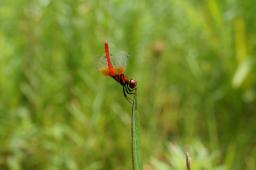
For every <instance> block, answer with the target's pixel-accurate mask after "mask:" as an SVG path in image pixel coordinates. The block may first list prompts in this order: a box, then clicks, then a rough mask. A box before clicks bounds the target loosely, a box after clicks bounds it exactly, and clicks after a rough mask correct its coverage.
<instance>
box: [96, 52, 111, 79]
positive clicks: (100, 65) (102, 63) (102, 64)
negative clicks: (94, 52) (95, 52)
mask: <svg viewBox="0 0 256 170" xmlns="http://www.w3.org/2000/svg"><path fill="white" fill-rule="evenodd" d="M97 69H98V70H99V71H100V72H101V73H102V74H104V75H106V76H108V75H110V73H109V69H108V62H107V59H106V56H100V57H98V61H97Z"/></svg>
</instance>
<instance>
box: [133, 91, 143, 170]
mask: <svg viewBox="0 0 256 170" xmlns="http://www.w3.org/2000/svg"><path fill="white" fill-rule="evenodd" d="M131 136H132V165H133V170H142V161H141V153H140V150H141V149H140V148H141V147H140V129H139V116H138V110H137V90H136V91H135V94H134V100H133V103H132V120H131Z"/></svg>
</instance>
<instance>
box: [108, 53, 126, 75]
mask: <svg viewBox="0 0 256 170" xmlns="http://www.w3.org/2000/svg"><path fill="white" fill-rule="evenodd" d="M111 57H112V61H113V65H114V67H115V69H116V70H117V72H118V73H123V72H124V70H125V69H126V66H127V60H128V53H126V52H123V51H122V52H119V53H117V54H115V55H114V56H111Z"/></svg>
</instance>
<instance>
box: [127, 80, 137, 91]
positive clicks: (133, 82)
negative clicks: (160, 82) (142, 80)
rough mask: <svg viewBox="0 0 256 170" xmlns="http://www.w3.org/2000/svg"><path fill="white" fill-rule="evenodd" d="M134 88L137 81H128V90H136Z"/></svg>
mask: <svg viewBox="0 0 256 170" xmlns="http://www.w3.org/2000/svg"><path fill="white" fill-rule="evenodd" d="M136 86H137V81H136V80H133V79H131V80H129V87H130V88H132V89H134V88H136Z"/></svg>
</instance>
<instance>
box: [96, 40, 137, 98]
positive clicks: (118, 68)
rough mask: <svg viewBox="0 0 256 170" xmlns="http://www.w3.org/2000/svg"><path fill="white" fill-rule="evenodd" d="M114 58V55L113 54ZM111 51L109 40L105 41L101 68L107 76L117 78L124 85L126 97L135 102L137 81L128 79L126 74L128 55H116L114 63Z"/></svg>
mask: <svg viewBox="0 0 256 170" xmlns="http://www.w3.org/2000/svg"><path fill="white" fill-rule="evenodd" d="M111 57H112V58H113V56H111ZM111 57H110V52H109V45H108V42H107V41H106V42H105V56H104V58H102V60H101V65H102V64H103V65H104V66H103V67H102V66H100V67H99V70H100V72H102V73H103V74H104V75H105V76H110V77H112V78H113V79H115V80H116V81H117V82H118V83H119V84H121V85H122V86H123V93H124V97H125V98H126V99H127V100H128V101H129V102H130V103H132V102H133V98H132V95H134V94H135V93H136V87H137V81H136V80H134V79H128V78H127V77H126V75H125V74H124V71H125V68H126V60H127V55H124V54H122V55H120V56H118V57H117V56H116V57H114V59H116V60H114V61H113V63H112V61H111Z"/></svg>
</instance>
